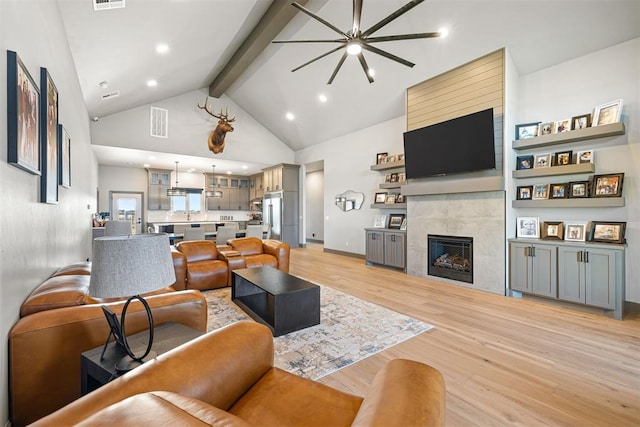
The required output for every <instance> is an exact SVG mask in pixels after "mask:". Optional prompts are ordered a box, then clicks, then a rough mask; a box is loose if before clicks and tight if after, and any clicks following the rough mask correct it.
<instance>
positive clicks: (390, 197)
mask: <svg viewBox="0 0 640 427" xmlns="http://www.w3.org/2000/svg"><path fill="white" fill-rule="evenodd" d="M395 202H396V195H395V194H393V193H392V194H386V195H385V197H384V204H385V205H393V204H394V203H395Z"/></svg>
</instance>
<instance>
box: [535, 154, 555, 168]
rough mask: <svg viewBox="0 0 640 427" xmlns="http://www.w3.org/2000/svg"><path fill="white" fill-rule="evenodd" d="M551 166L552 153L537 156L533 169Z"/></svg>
mask: <svg viewBox="0 0 640 427" xmlns="http://www.w3.org/2000/svg"><path fill="white" fill-rule="evenodd" d="M550 166H551V153H544V154H536V155H535V158H534V160H533V167H534V168H535V169H537V168H548V167H550Z"/></svg>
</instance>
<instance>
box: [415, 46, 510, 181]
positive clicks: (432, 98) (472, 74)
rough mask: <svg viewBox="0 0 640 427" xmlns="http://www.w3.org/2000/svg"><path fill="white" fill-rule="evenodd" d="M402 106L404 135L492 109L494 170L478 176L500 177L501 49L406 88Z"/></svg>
mask: <svg viewBox="0 0 640 427" xmlns="http://www.w3.org/2000/svg"><path fill="white" fill-rule="evenodd" d="M406 102H407V110H406V111H407V130H408V131H409V130H414V129H419V128H421V127H424V126H429V125H433V124H436V123H440V122H443V121H445V120H450V119H454V118H456V117H460V116H464V115H466V114H471V113H475V112H477V111H482V110H486V109H487V108H493V120H494V132H495V147H496V169H495V170H493V171H488V172H484V173H482V175H481V176H492V175H502V169H503V167H502V154H503V149H502V147H503V136H502V135H503V112H504V49H500V50H497V51H495V52H493V53H490V54H488V55H485V56H483V57H481V58H478V59H476V60H474V61H472V62H469V63H467V64H464V65H461V66H459V67H457V68H454V69H453V70H450V71H447V72H445V73H443V74H440V75H439V76H436V77H433V78H431V79H429V80H426V81H424V82H422V83H419V84H417V85H415V86H412V87H410V88H408V89H407V96H406ZM458 177H460V178H461V177H462V176H458Z"/></svg>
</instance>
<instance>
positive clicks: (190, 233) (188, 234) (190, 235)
mask: <svg viewBox="0 0 640 427" xmlns="http://www.w3.org/2000/svg"><path fill="white" fill-rule="evenodd" d="M204 239H205V229H204V227H189V228H187V229H185V230H184V237H182V240H183V241H187V240H204Z"/></svg>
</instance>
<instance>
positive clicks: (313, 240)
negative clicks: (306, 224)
mask: <svg viewBox="0 0 640 427" xmlns="http://www.w3.org/2000/svg"><path fill="white" fill-rule="evenodd" d="M307 242H311V243H324V240H318V239H307Z"/></svg>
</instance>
